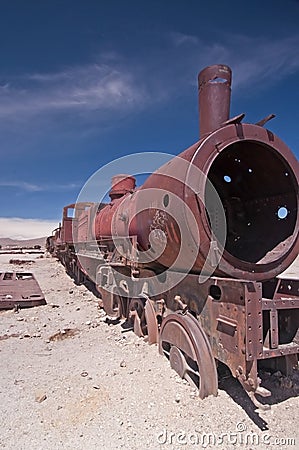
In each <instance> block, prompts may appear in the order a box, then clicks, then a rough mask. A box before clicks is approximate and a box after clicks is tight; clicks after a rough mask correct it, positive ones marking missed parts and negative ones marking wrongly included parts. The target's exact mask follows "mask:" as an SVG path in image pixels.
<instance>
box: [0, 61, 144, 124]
mask: <svg viewBox="0 0 299 450" xmlns="http://www.w3.org/2000/svg"><path fill="white" fill-rule="evenodd" d="M6 86H7V88H6ZM2 87H5V89H4V88H3V89H1V90H0V117H1V118H9V117H14V118H17V117H18V116H19V115H20V116H27V117H31V116H32V115H37V114H41V113H55V112H56V113H57V112H62V111H79V112H80V111H95V110H102V111H113V110H115V109H118V110H119V109H124V108H128V107H129V108H130V107H134V106H135V105H137V104H138V103H139V102H141V100H142V98H144V95H143V89H142V86H141V85H140V83H139V84H138V85H136V83H135V82H134V78H133V76H132V75H131V74H130V73H129V72H128V71H127V72H125V71H124V72H120V71H119V70H117V69H115V68H113V67H110V66H107V65H98V64H94V65H89V66H85V67H75V68H69V69H68V70H66V71H63V72H58V73H45V74H39V73H35V74H27V75H24V76H23V77H22V78H20V77H19V78H15V79H13V78H12V79H11V80H10V81H9V82H5V81H4V83H3V85H2Z"/></svg>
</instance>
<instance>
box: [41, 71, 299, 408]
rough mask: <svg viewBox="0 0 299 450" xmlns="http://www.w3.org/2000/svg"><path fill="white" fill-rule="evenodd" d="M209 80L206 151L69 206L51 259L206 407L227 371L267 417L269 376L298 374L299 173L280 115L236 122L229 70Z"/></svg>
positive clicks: (124, 178) (204, 98)
mask: <svg viewBox="0 0 299 450" xmlns="http://www.w3.org/2000/svg"><path fill="white" fill-rule="evenodd" d="M198 81H199V109H200V120H199V123H200V140H199V141H198V142H196V143H195V144H193V145H192V146H191V147H189V148H187V149H186V150H185V151H183V152H182V153H181V154H180V155H179V156H176V157H173V158H172V159H170V160H169V161H168V162H166V163H165V164H163V165H162V167H160V168H159V169H158V170H156V171H155V172H154V173H152V174H151V175H150V176H149V177H148V178H147V180H146V181H145V183H144V184H143V185H142V186H141V187H139V188H136V186H135V178H134V177H133V176H131V175H117V176H115V177H113V179H112V187H111V190H110V193H109V195H110V201H109V202H107V203H92V202H89V203H87V202H84V201H80V197H79V201H77V203H75V204H73V205H68V206H66V207H65V208H64V212H63V219H62V224H61V225H60V226H59V227H58V229H56V230H54V234H53V236H51V237H49V238H48V242H49V248H50V250H51V252H52V253H53V254H55V255H56V256H58V258H59V259H60V260H61V261H62V263H63V264H64V265H65V267H66V269H67V271H68V272H69V273H70V274H71V275H72V276H74V277H75V279H76V280H77V281H78V282H81V281H82V280H83V279H84V278H86V277H87V278H88V279H90V280H92V281H93V282H94V283H95V285H96V288H97V290H98V291H99V293H100V295H101V299H102V300H101V301H102V305H103V307H104V309H105V311H106V312H107V314H108V316H110V317H111V318H114V319H119V318H125V319H126V320H127V321H128V322H130V323H131V326H132V328H133V329H134V331H135V332H136V333H137V334H138V335H139V336H147V339H148V342H149V343H158V345H159V351H160V353H161V354H164V355H166V356H167V358H169V360H170V364H171V366H172V367H173V368H174V369H175V370H176V371H177V373H178V374H179V375H180V376H181V377H183V378H185V379H187V380H188V381H189V382H190V383H192V384H194V385H195V386H196V387H197V388H198V389H199V395H200V397H201V398H204V397H206V396H208V395H210V394H214V395H217V371H216V362H215V361H221V362H222V363H224V364H226V366H227V367H228V368H229V369H230V371H231V373H232V374H233V376H235V377H237V378H238V380H239V381H240V383H241V384H242V385H243V387H244V388H245V390H246V391H247V392H248V394H249V395H250V396H251V398H252V400H253V401H254V403H255V404H256V405H258V406H259V407H265V405H261V403H260V402H259V401H258V400H257V398H256V397H255V395H256V394H258V395H261V396H269V395H270V392H269V391H267V390H266V389H264V388H263V387H262V386H261V385H260V379H259V377H258V368H259V367H260V366H262V365H264V366H265V365H268V366H270V367H272V368H275V369H276V370H277V369H279V370H281V371H282V372H283V373H286V374H290V373H291V371H292V370H293V368H294V367H297V365H298V352H299V335H298V318H299V281H298V279H286V278H281V277H280V278H279V277H278V275H279V274H281V273H282V272H283V271H284V270H285V269H287V268H288V267H289V265H290V264H291V263H292V262H293V261H294V260H295V258H296V257H297V255H298V246H299V239H298V229H299V216H298V162H297V160H296V158H295V156H294V155H293V153H292V152H291V151H290V149H289V148H288V147H287V146H286V144H285V143H284V142H282V141H281V140H280V139H279V137H277V136H276V135H275V134H273V133H272V132H271V131H269V130H268V129H266V128H264V125H265V124H266V122H268V121H269V120H270V119H272V118H273V117H274V115H272V114H271V115H269V116H268V117H266V118H265V119H262V120H260V121H259V122H258V123H256V124H249V123H243V119H244V116H245V114H240V115H239V116H236V117H234V118H229V110H230V93H231V70H230V68H229V67H227V66H224V65H215V66H211V67H207V68H205V69H204V70H202V71H201V72H200V74H199V77H198ZM134 156H135V155H134ZM145 169H146V168H145ZM71 209H73V210H74V212H73V214H72V215H70V210H71Z"/></svg>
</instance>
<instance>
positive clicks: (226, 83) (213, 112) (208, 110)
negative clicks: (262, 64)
mask: <svg viewBox="0 0 299 450" xmlns="http://www.w3.org/2000/svg"><path fill="white" fill-rule="evenodd" d="M231 79H232V72H231V69H230V68H229V67H228V66H225V65H220V64H218V65H214V66H210V67H206V68H205V69H203V70H202V71H201V72H200V73H199V75H198V90H199V95H198V101H199V129H200V136H201V137H202V136H204V135H206V134H208V133H210V132H211V131H215V130H216V129H217V128H219V127H220V126H221V125H222V124H223V123H224V122H226V121H227V120H228V118H229V110H230V94H231Z"/></svg>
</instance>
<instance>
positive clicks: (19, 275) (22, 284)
mask: <svg viewBox="0 0 299 450" xmlns="http://www.w3.org/2000/svg"><path fill="white" fill-rule="evenodd" d="M45 304H46V300H45V297H44V294H43V293H42V291H41V289H40V287H39V284H38V282H37V281H36V279H35V277H34V275H33V274H32V273H31V272H2V273H1V274H0V309H12V308H29V307H32V306H39V305H45Z"/></svg>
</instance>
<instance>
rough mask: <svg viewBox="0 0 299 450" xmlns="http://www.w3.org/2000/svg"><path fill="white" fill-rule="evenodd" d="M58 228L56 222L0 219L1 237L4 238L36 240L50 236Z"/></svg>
mask: <svg viewBox="0 0 299 450" xmlns="http://www.w3.org/2000/svg"><path fill="white" fill-rule="evenodd" d="M56 227H57V222H56V221H47V220H41V219H22V218H20V217H10V218H6V217H0V237H2V238H11V239H34V238H39V237H43V236H49V235H50V234H51V233H52V230H53V229H54V228H56Z"/></svg>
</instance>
